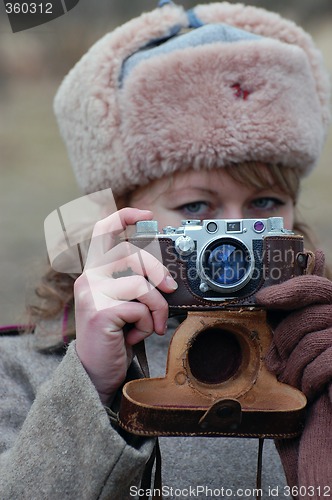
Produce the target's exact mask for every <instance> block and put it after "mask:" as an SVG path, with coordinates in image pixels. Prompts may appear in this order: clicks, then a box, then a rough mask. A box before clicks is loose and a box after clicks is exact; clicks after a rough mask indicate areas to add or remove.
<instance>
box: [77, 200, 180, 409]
mask: <svg viewBox="0 0 332 500" xmlns="http://www.w3.org/2000/svg"><path fill="white" fill-rule="evenodd" d="M151 217H152V214H151V212H150V211H142V210H138V209H132V208H126V209H123V210H120V211H119V212H116V213H114V214H112V215H110V216H109V217H107V218H105V219H103V220H101V221H100V222H98V223H97V224H96V225H95V228H94V232H93V235H92V239H91V245H90V248H89V253H88V256H87V261H86V265H85V269H84V272H83V273H82V275H81V276H80V277H79V278H78V279H77V280H76V282H75V315H76V328H77V330H76V336H77V343H76V349H77V353H78V356H79V358H80V359H81V361H82V363H83V366H84V367H85V369H86V371H87V373H88V374H89V376H90V378H91V380H92V382H93V383H94V385H95V386H96V388H97V391H98V393H99V395H100V397H101V399H102V401H103V402H104V403H106V402H109V400H110V399H111V398H112V396H113V395H114V393H115V392H116V391H117V389H118V388H119V387H120V385H121V384H122V383H123V381H124V379H125V377H126V372H127V369H128V366H129V364H130V363H131V360H132V346H133V345H134V344H136V343H138V342H139V341H141V340H142V339H144V338H146V337H148V336H149V335H151V334H152V332H156V333H157V334H159V335H162V334H163V333H164V331H165V327H166V322H167V317H168V305H167V302H166V300H165V298H164V297H163V296H162V295H161V294H160V292H159V291H158V290H157V288H156V286H158V288H159V290H161V291H162V292H164V293H165V294H167V293H170V292H172V291H173V290H174V288H175V287H176V283H174V280H173V279H172V278H171V277H170V275H169V272H168V271H167V269H166V268H165V267H164V266H163V265H162V263H161V262H160V261H159V260H157V259H156V258H155V257H154V256H153V255H151V254H150V253H148V252H145V251H144V250H140V251H139V253H137V249H136V248H134V247H133V245H132V244H130V243H128V242H126V241H122V242H119V241H118V239H117V238H118V236H119V235H120V234H121V233H122V232H123V231H124V230H125V229H126V228H127V226H128V225H132V224H135V223H136V222H137V221H138V220H149V219H151ZM128 269H131V270H132V275H129V276H128V275H126V274H128ZM121 274H122V276H121ZM148 280H150V282H151V283H152V284H153V285H152V284H150V282H149V281H148ZM155 285H156V286H155Z"/></svg>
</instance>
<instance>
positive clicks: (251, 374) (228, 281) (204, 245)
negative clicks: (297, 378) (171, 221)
mask: <svg viewBox="0 0 332 500" xmlns="http://www.w3.org/2000/svg"><path fill="white" fill-rule="evenodd" d="M152 241H155V242H156V243H157V244H158V245H160V249H161V254H162V259H163V263H164V265H165V266H166V267H167V268H168V269H169V271H170V272H171V274H172V275H173V276H174V278H175V279H176V281H177V283H178V285H179V287H178V289H177V290H176V291H175V292H174V293H172V294H169V295H168V294H165V297H166V299H167V301H168V303H169V307H170V311H171V313H183V312H187V317H186V319H185V320H184V321H183V322H182V323H181V324H180V326H179V327H178V328H177V330H176V331H175V333H174V335H173V338H172V340H171V342H170V346H169V351H168V359H167V368H166V374H165V377H164V378H155V379H147V378H146V379H140V380H133V381H130V382H128V383H127V384H126V385H125V386H124V388H123V397H122V402H121V407H120V412H119V422H120V425H121V426H122V427H123V428H124V429H126V430H128V431H130V432H133V433H135V434H142V435H214V436H248V437H262V436H264V437H275V438H278V437H284V438H285V437H293V436H295V435H297V434H298V433H299V432H301V426H302V423H303V418H304V411H305V406H306V399H305V396H304V395H303V394H302V393H301V392H300V391H298V390H297V389H295V388H293V387H290V386H288V385H286V384H282V383H280V382H278V381H277V379H276V377H275V376H274V375H272V374H271V373H270V372H269V371H268V370H267V368H266V366H265V364H264V357H265V355H266V353H267V350H268V348H269V346H270V343H271V340H272V332H271V329H270V327H269V326H268V324H267V321H266V311H264V310H263V309H262V308H260V307H258V306H257V305H256V304H255V295H256V293H257V291H258V290H260V289H262V288H264V287H267V286H270V285H273V284H277V283H280V282H283V281H285V280H288V279H290V278H292V277H294V276H297V275H301V274H304V273H306V272H307V261H308V258H309V254H307V253H306V252H305V251H304V249H303V237H302V236H298V235H295V234H294V233H293V232H292V231H288V230H286V229H284V227H283V219H282V218H280V217H271V218H268V219H241V220H219V219H218V220H204V221H199V220H187V221H183V222H182V226H180V227H178V228H175V227H166V228H165V229H164V230H163V233H159V232H158V224H157V222H156V221H142V222H138V223H137V225H136V234H135V235H134V236H133V238H131V242H132V243H133V244H134V245H135V246H137V247H139V248H144V247H145V246H147V245H151V242H152Z"/></svg>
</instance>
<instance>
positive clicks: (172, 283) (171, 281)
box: [165, 275, 178, 290]
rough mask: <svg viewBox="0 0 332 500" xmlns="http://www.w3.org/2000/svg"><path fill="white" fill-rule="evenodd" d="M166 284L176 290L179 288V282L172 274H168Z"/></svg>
mask: <svg viewBox="0 0 332 500" xmlns="http://www.w3.org/2000/svg"><path fill="white" fill-rule="evenodd" d="M165 281H166V284H167V286H168V287H169V288H171V289H172V290H176V289H177V288H178V284H177V282H176V281H175V280H174V279H173V278H172V276H170V275H167V276H166V279H165Z"/></svg>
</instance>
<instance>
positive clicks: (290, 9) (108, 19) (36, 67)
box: [0, 0, 332, 325]
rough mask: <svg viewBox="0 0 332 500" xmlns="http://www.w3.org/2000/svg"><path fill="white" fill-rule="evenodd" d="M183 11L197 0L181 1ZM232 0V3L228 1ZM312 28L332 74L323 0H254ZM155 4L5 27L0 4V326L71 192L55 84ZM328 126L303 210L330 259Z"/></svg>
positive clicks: (330, 29) (11, 314)
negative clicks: (49, 223) (51, 219)
mask: <svg viewBox="0 0 332 500" xmlns="http://www.w3.org/2000/svg"><path fill="white" fill-rule="evenodd" d="M178 3H182V5H184V6H185V7H186V8H191V7H193V6H194V5H196V4H197V3H204V2H203V1H201V2H199V1H197V2H195V1H193V0H192V1H189V0H183V1H182V2H180V1H179V2H178ZM230 3H232V2H230ZM242 3H244V4H250V5H255V6H262V7H265V8H267V9H270V10H274V11H276V12H280V13H281V14H282V15H285V16H286V17H288V18H290V19H292V20H294V21H295V22H297V23H299V24H300V25H302V26H303V27H304V28H305V29H306V30H307V31H309V33H311V34H312V36H313V38H314V39H315V41H316V44H317V46H318V47H319V48H320V49H321V51H322V53H323V55H324V58H325V62H326V65H327V66H328V68H329V70H330V72H331V74H332V2H331V0H261V1H258V0H252V1H250V2H247V1H243V2H242ZM156 5H157V1H154V0H153V1H151V0H150V1H145V0H94V1H93V2H91V0H80V2H79V3H78V5H77V6H76V7H75V8H74V9H73V10H71V11H70V12H69V13H68V14H67V15H65V16H61V17H59V18H58V19H55V20H54V21H52V22H50V23H48V24H45V25H42V26H39V27H36V28H32V29H30V30H26V31H22V32H18V33H14V34H13V33H12V31H11V27H10V25H9V21H8V19H7V17H6V14H5V10H4V3H3V2H1V5H0V168H1V170H0V173H1V180H0V277H1V280H0V324H2V325H4V324H10V323H17V322H22V321H24V309H25V302H26V296H27V294H29V293H31V290H32V289H33V288H34V286H35V283H36V281H37V278H38V277H39V276H40V273H41V272H43V268H44V265H46V247H45V240H44V229H43V223H44V219H45V218H46V217H47V215H48V214H49V213H50V212H51V211H53V210H54V209H56V208H57V207H58V206H60V205H62V204H64V203H67V202H69V201H71V200H73V199H75V198H77V197H78V196H80V192H79V191H78V189H77V187H76V184H75V180H74V177H73V174H72V172H71V169H70V165H69V162H68V159H67V157H66V152H65V149H64V146H63V144H62V142H61V139H60V137H59V134H58V130H57V126H56V123H55V120H54V117H53V111H52V101H53V96H54V94H55V92H56V89H57V87H58V85H59V84H60V82H61V80H62V78H63V77H64V75H65V74H66V73H67V72H68V71H69V69H70V68H71V67H72V66H73V64H74V63H75V62H76V61H77V60H78V59H79V58H80V57H81V55H82V54H83V53H84V52H86V50H87V49H88V47H89V46H90V45H91V44H92V43H93V42H95V41H96V40H97V39H98V38H100V37H101V36H102V35H103V34H104V33H106V32H107V31H110V30H111V29H113V28H114V27H115V26H117V25H119V24H120V23H122V22H125V21H127V20H129V19H130V18H131V17H133V16H136V15H139V14H140V13H141V12H142V11H146V10H151V9H152V8H154V7H155V6H156ZM331 158H332V131H331V132H330V134H329V137H328V141H327V144H326V147H325V149H324V153H323V155H322V158H321V161H320V164H319V168H317V169H316V171H315V173H314V174H312V175H311V177H310V178H309V179H308V180H305V182H304V185H303V189H302V195H301V200H300V211H301V213H302V216H303V217H304V218H305V219H306V220H307V221H309V222H310V223H311V224H312V225H313V227H314V228H315V230H316V233H317V235H318V237H319V241H320V246H321V248H323V249H324V251H325V252H326V254H327V256H328V258H329V261H330V262H331V261H332V189H331V188H332V165H331Z"/></svg>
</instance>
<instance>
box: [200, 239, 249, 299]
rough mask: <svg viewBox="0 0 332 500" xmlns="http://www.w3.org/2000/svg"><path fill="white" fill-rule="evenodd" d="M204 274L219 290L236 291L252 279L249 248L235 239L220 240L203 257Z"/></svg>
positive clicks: (206, 250)
mask: <svg viewBox="0 0 332 500" xmlns="http://www.w3.org/2000/svg"><path fill="white" fill-rule="evenodd" d="M202 266H203V273H204V275H205V277H206V278H207V279H208V281H209V283H210V284H212V285H213V284H214V285H215V287H214V288H216V287H217V289H219V288H227V289H233V290H236V289H238V288H240V287H241V286H243V285H244V284H245V283H246V282H247V278H248V277H250V269H251V267H252V259H251V256H250V252H249V250H248V248H247V247H246V246H245V245H244V244H243V243H242V242H240V241H238V240H235V239H227V238H224V239H218V240H216V241H214V242H213V243H211V244H210V245H208V246H207V248H206V249H205V251H204V252H203V257H202Z"/></svg>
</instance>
